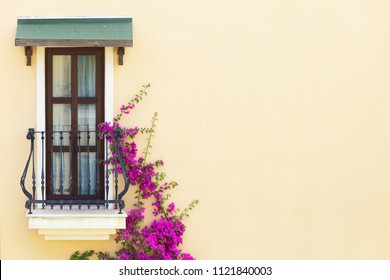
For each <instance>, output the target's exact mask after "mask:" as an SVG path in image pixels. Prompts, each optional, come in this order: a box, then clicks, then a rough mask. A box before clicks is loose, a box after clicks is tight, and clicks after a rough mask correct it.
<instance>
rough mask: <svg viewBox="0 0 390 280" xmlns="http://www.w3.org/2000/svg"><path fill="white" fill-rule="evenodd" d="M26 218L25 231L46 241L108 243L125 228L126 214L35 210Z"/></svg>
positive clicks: (106, 210) (115, 211) (82, 210)
mask: <svg viewBox="0 0 390 280" xmlns="http://www.w3.org/2000/svg"><path fill="white" fill-rule="evenodd" d="M26 216H27V218H28V227H29V228H30V229H37V230H38V233H39V234H42V235H44V237H45V239H46V240H108V239H109V238H110V234H115V233H116V230H117V229H123V228H125V227H126V217H127V214H126V213H125V212H123V213H122V214H118V210H117V209H72V210H69V209H62V210H60V209H43V210H38V209H35V210H34V211H33V214H26Z"/></svg>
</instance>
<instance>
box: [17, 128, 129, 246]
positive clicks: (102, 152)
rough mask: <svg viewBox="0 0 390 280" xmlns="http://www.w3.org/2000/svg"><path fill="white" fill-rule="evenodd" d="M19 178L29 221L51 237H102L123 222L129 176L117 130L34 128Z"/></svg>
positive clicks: (88, 238)
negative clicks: (53, 129)
mask: <svg viewBox="0 0 390 280" xmlns="http://www.w3.org/2000/svg"><path fill="white" fill-rule="evenodd" d="M27 139H28V140H29V142H30V152H29V156H28V159H27V163H26V166H25V169H24V171H23V174H22V177H21V179H20V186H21V189H22V191H23V193H24V195H25V196H26V197H27V201H26V204H25V207H26V209H27V211H26V212H27V214H26V216H27V218H28V225H29V228H30V229H37V230H38V233H39V234H43V235H45V239H50V240H97V239H99V240H105V239H109V235H110V234H115V232H116V229H121V228H125V225H126V217H127V215H126V213H125V212H124V211H123V209H124V207H125V202H124V200H123V198H124V196H125V194H126V193H127V191H128V189H129V186H130V181H129V180H128V178H127V177H126V176H125V174H126V173H125V169H124V164H123V159H122V157H121V155H120V152H119V151H120V149H121V142H120V140H119V139H121V131H120V130H119V129H118V130H115V131H113V132H112V133H107V132H105V133H102V132H99V131H34V129H29V130H28V133H27Z"/></svg>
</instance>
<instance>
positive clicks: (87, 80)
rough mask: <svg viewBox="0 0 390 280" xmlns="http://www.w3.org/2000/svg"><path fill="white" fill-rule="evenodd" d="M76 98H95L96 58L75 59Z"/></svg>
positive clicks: (83, 56)
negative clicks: (76, 77)
mask: <svg viewBox="0 0 390 280" xmlns="http://www.w3.org/2000/svg"><path fill="white" fill-rule="evenodd" d="M77 71H78V97H96V57H95V56H94V55H79V56H78V57H77Z"/></svg>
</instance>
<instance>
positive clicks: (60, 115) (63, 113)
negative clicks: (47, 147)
mask: <svg viewBox="0 0 390 280" xmlns="http://www.w3.org/2000/svg"><path fill="white" fill-rule="evenodd" d="M70 130H71V106H70V104H53V131H54V133H53V138H54V142H53V144H54V145H55V146H60V145H61V139H60V137H61V133H60V131H65V132H66V131H70ZM62 137H63V140H62V145H63V146H67V145H69V133H63V134H62Z"/></svg>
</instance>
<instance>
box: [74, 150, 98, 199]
mask: <svg viewBox="0 0 390 280" xmlns="http://www.w3.org/2000/svg"><path fill="white" fill-rule="evenodd" d="M80 162H81V163H80ZM78 163H79V177H78V185H79V194H82V195H96V193H97V191H96V189H97V188H96V186H97V182H96V173H97V172H96V171H97V165H96V153H92V152H90V153H89V156H88V153H79V154H78Z"/></svg>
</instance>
